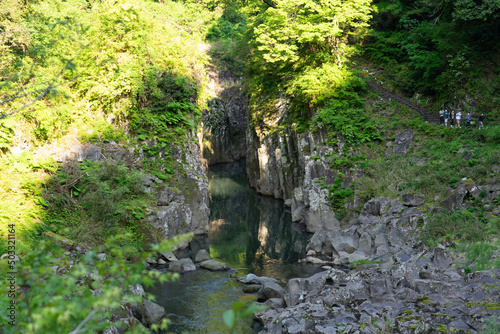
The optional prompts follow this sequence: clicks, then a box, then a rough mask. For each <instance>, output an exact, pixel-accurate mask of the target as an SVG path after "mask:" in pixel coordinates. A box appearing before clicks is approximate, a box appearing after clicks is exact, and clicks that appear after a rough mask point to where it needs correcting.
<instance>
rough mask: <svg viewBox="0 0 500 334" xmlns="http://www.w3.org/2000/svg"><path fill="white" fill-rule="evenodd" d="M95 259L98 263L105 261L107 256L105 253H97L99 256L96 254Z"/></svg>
mask: <svg viewBox="0 0 500 334" xmlns="http://www.w3.org/2000/svg"><path fill="white" fill-rule="evenodd" d="M96 257H97V259H98V260H99V261H106V258H107V255H106V253H99V254H97V256H96Z"/></svg>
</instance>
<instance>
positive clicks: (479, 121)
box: [477, 113, 484, 129]
mask: <svg viewBox="0 0 500 334" xmlns="http://www.w3.org/2000/svg"><path fill="white" fill-rule="evenodd" d="M483 122H484V114H483V113H481V115H479V118H478V119H477V124H478V125H479V128H480V129H482V128H484V125H483Z"/></svg>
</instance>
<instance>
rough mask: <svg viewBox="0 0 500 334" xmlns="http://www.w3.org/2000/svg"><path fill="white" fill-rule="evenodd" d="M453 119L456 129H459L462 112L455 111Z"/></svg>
mask: <svg viewBox="0 0 500 334" xmlns="http://www.w3.org/2000/svg"><path fill="white" fill-rule="evenodd" d="M455 118H456V120H457V128H459V127H460V120H461V119H462V112H461V111H460V110H458V111H457V114H456V115H455Z"/></svg>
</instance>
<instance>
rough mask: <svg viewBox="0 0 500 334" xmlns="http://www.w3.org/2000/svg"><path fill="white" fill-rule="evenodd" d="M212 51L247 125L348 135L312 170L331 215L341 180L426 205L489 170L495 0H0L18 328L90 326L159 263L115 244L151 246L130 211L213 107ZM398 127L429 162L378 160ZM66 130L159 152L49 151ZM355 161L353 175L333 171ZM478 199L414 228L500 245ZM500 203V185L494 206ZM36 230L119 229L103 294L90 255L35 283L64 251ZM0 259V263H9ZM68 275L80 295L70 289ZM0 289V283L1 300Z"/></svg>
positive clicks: (3, 189)
mask: <svg viewBox="0 0 500 334" xmlns="http://www.w3.org/2000/svg"><path fill="white" fill-rule="evenodd" d="M215 62H217V63H218V64H221V65H220V66H224V67H225V68H226V69H228V70H229V71H231V72H232V73H234V74H235V75H237V76H239V77H242V78H243V82H244V86H245V91H246V96H247V98H248V115H247V116H248V121H249V125H250V126H251V127H252V129H256V130H257V131H260V132H263V133H272V132H280V131H294V132H296V133H305V132H307V131H311V132H314V131H324V132H326V133H327V135H328V145H330V146H331V147H333V148H336V149H337V148H338V147H339V146H340V144H341V143H340V142H342V145H343V149H344V151H346V152H349V150H351V151H352V152H354V153H353V154H346V155H343V156H332V158H331V166H332V168H333V169H335V170H338V171H340V172H341V173H339V176H338V179H336V182H334V183H333V184H332V185H325V187H327V188H328V189H329V191H330V200H331V202H332V205H333V206H334V207H335V208H336V210H337V211H338V218H339V220H342V218H343V217H347V216H348V214H349V213H348V212H347V211H348V210H346V206H345V203H346V202H347V201H349V200H351V199H352V198H353V196H354V193H356V194H357V196H358V197H359V198H360V199H361V200H365V201H366V200H368V199H370V198H372V197H374V196H398V195H399V193H400V191H401V189H402V188H404V189H405V191H415V192H416V191H418V192H422V193H424V194H425V195H426V198H428V199H429V200H428V201H429V203H426V205H427V204H429V205H431V204H432V203H431V202H432V199H434V198H436V196H437V197H439V196H442V195H443V194H444V193H445V192H446V189H447V188H448V187H454V186H455V185H456V184H457V183H458V182H460V180H461V179H462V178H471V179H473V180H474V181H475V182H476V183H480V184H486V183H489V184H497V183H500V176H499V175H500V173H499V172H498V162H499V161H500V128H499V127H498V121H499V119H500V108H499V107H500V101H499V96H500V75H499V73H500V1H498V0H479V1H478V0H476V1H473V0H416V1H407V0H387V1H376V0H373V1H370V0H351V1H346V0H262V1H257V0H245V1H238V0H225V1H224V0H222V1H216V0H213V1H212V0H199V1H198V0H186V1H169V0H165V1H152V0H151V1H150V0H95V1H90V0H35V1H27V0H0V173H1V174H2V176H1V177H0V232H1V234H2V238H1V239H0V253H1V254H4V253H8V252H9V251H10V250H11V249H10V248H9V245H10V244H9V243H8V236H9V234H12V233H13V232H12V231H13V230H15V236H16V254H17V255H19V256H21V257H25V258H27V259H29V261H22V264H20V265H19V268H18V270H19V272H21V273H22V275H21V274H20V275H21V276H19V280H20V281H21V280H22V282H18V284H19V285H22V286H26V287H31V289H30V290H26V291H24V290H23V291H22V292H19V300H23V298H26V299H30V301H29V302H26V301H22V302H26V304H25V305H26V306H27V307H21V308H19V310H18V314H17V317H18V325H19V326H21V327H16V329H15V330H14V331H13V333H14V332H16V331H17V332H19V331H20V332H23V333H42V332H44V330H45V329H47V328H57V330H56V329H54V331H52V332H53V333H56V332H59V331H61V332H67V331H68V330H69V329H74V328H76V327H77V326H79V325H81V324H82V323H83V324H85V326H87V328H89V329H90V330H94V331H98V330H102V329H103V328H104V327H105V326H106V324H105V323H102V322H99V321H98V319H97V318H95V319H92V320H86V321H85V322H83V321H84V319H85V317H86V316H87V315H88V314H92V312H99V311H100V310H104V309H106V310H112V309H117V308H118V307H119V305H120V302H123V301H128V300H129V299H130V297H129V296H127V294H126V293H124V292H123V291H120V292H119V291H118V289H117V287H120V286H128V285H130V284H136V283H148V282H151V281H152V280H153V279H158V277H159V276H160V275H159V274H157V273H154V272H153V273H150V274H149V276H146V277H144V275H142V269H143V267H141V266H140V265H137V266H133V267H132V266H126V265H124V264H123V261H121V260H123V259H126V260H128V261H136V262H140V261H139V260H140V259H141V257H142V258H145V257H147V256H149V255H147V254H146V253H144V252H146V251H157V250H158V248H157V247H159V246H155V247H156V248H155V247H153V249H151V246H150V242H151V236H150V235H149V234H148V231H147V229H146V228H144V226H143V224H141V221H142V220H143V219H144V212H145V210H146V208H147V207H148V206H149V205H151V204H152V203H153V202H154V199H153V198H152V196H151V195H150V194H148V193H145V192H144V191H143V189H142V188H141V185H140V183H141V181H140V180H141V174H142V173H150V174H152V175H154V176H155V177H157V178H159V179H161V180H164V181H166V182H173V183H175V178H176V175H179V174H178V173H181V174H182V171H180V172H178V171H179V170H180V169H179V168H180V164H179V162H178V161H177V160H176V159H175V158H174V157H173V154H172V151H171V148H170V145H171V144H172V143H175V144H177V145H180V146H183V145H184V146H185V145H186V143H187V142H189V141H196V140H195V138H196V133H197V131H198V129H199V127H200V125H201V120H202V115H203V113H204V112H206V110H207V109H208V106H207V101H208V93H207V90H208V87H207V85H208V83H207V79H206V72H207V65H209V64H211V63H215ZM370 82H372V83H375V84H376V85H379V86H383V87H384V88H385V89H387V90H389V91H391V92H394V94H397V95H398V96H402V97H404V98H406V99H408V100H411V101H412V102H413V103H415V104H418V105H419V106H421V107H422V108H425V109H426V110H428V112H429V113H434V114H436V115H437V113H438V111H439V110H440V109H443V108H447V109H450V110H457V111H458V110H460V111H462V113H463V114H464V115H465V114H466V113H471V114H472V117H473V119H474V121H476V120H477V117H478V116H479V115H480V114H482V113H483V114H484V115H485V125H486V127H485V128H483V129H477V127H476V126H471V127H465V126H463V127H462V128H450V127H444V126H438V125H435V124H430V123H426V122H425V121H424V119H423V117H422V115H420V114H418V113H416V112H415V111H414V110H411V109H410V108H407V107H405V106H402V105H400V104H398V103H396V102H394V101H385V100H383V99H382V98H381V96H380V94H379V93H377V92H375V91H373V90H371V89H370V88H369V87H370ZM279 106H285V109H286V110H285V112H284V113H281V112H278V109H280V108H279ZM407 128H412V129H413V130H414V131H415V132H416V135H415V137H416V147H418V150H416V149H415V150H414V151H413V152H412V154H414V156H413V157H414V158H419V159H421V158H424V159H427V160H428V161H429V163H428V164H427V165H425V166H420V165H418V164H416V163H413V162H412V161H411V159H409V158H408V157H395V158H392V159H393V160H392V163H391V164H390V166H388V165H387V159H388V158H385V157H384V154H383V153H384V151H385V150H386V147H385V146H384V145H385V142H386V141H387V140H393V139H394V136H395V134H396V133H398V132H400V131H401V130H404V129H407ZM68 138H69V139H68ZM71 138H75V140H77V141H78V142H80V143H82V144H86V143H118V144H119V145H121V147H123V149H124V150H126V151H131V152H135V153H137V152H139V151H141V152H145V154H146V156H149V157H153V156H155V155H158V154H159V152H166V153H164V154H165V155H164V158H163V159H162V160H161V161H160V160H159V159H154V158H146V159H144V161H142V162H141V164H140V165H137V166H136V167H137V168H132V167H131V166H130V165H125V164H123V165H120V164H119V165H114V164H109V163H105V162H104V163H103V162H99V163H97V162H92V161H86V162H83V163H80V164H78V163H71V162H69V163H66V164H61V163H59V162H56V161H55V160H54V159H53V158H52V157H51V155H50V154H45V153H44V152H47V151H50V150H51V149H52V150H55V149H56V148H57V147H61V146H63V147H70V146H71V143H70V142H68V140H70V139H71ZM464 147H467V148H474V155H473V158H472V159H466V160H464V159H463V155H461V153H462V152H460V149H462V148H464ZM165 150H166V151H165ZM51 152H54V151H51ZM459 152H460V153H459ZM162 154H163V153H162ZM494 166H497V167H496V169H494ZM358 170H363V173H362V176H360V177H359V178H358V179H356V180H355V182H354V183H351V184H349V185H348V186H345V184H344V185H343V182H342V181H343V179H344V178H346V177H349V175H351V176H352V175H355V174H356V172H357V171H358ZM356 175H357V174H356ZM395 179H396V180H397V181H398V182H399V183H398V185H397V187H394V186H393V184H394V182H395V181H394V180H395ZM408 179H411V181H409V182H407V180H408ZM405 180H406V181H405ZM483 197H484V196H483ZM480 200H481V198H479V199H476V203H473V205H472V206H471V208H469V209H468V210H461V211H456V212H455V213H453V215H454V216H453V217H452V219H451V218H450V216H443V215H435V216H434V217H433V218H432V219H431V222H432V224H429V226H428V230H426V231H424V233H423V238H424V242H425V243H426V244H428V245H435V244H437V243H438V242H440V241H442V240H443V239H446V240H450V239H453V238H458V239H461V240H465V241H466V244H464V245H462V246H461V247H462V248H461V251H463V252H464V253H465V254H467V255H466V256H467V258H468V259H469V263H470V267H471V268H473V264H474V263H475V262H474V261H476V259H477V258H480V257H481V256H483V255H484V254H483V253H484V252H486V253H487V254H490V255H491V253H492V252H494V251H495V250H499V249H500V244H499V243H498V240H497V238H496V235H497V234H498V232H500V220H499V219H498V217H496V216H495V215H494V214H492V213H491V212H492V210H490V209H485V206H483V204H482V203H481V202H480ZM499 204H500V196H499V197H498V198H496V199H495V201H494V203H493V204H492V205H493V206H498V205H499ZM450 219H451V220H452V221H453V223H450ZM457 222H459V223H457ZM44 232H57V233H59V234H60V235H62V236H64V237H67V238H70V239H72V240H76V241H78V242H83V243H86V244H88V245H89V246H96V245H101V246H102V245H104V244H106V246H105V247H107V248H106V249H112V248H113V245H115V246H118V245H119V247H118V248H119V249H120V250H119V251H117V254H116V256H115V257H113V259H111V260H110V261H109V262H105V263H103V264H102V268H101V269H102V270H103V271H105V272H106V274H107V275H108V276H106V275H105V276H106V277H107V278H109V277H111V276H112V277H114V278H113V279H111V278H109V279H108V280H106V283H103V284H104V285H103V286H102V290H103V291H104V293H102V294H101V295H93V294H92V293H88V292H84V290H83V289H82V288H81V287H82V284H84V283H82V282H84V281H85V280H83V281H82V280H81V277H82V275H83V276H85V275H87V274H88V273H89V270H90V269H89V268H90V266H91V265H92V260H91V259H90V257H89V258H85V259H83V260H82V262H81V263H80V267H79V269H80V272H75V271H72V272H71V273H68V276H64V277H63V276H58V275H51V278H50V280H49V281H48V283H49V284H42V283H41V282H43V281H44V280H46V275H48V274H49V272H51V270H52V269H51V268H50V267H51V266H54V264H55V263H56V262H54V261H55V260H54V259H55V258H56V256H54V257H52V256H48V254H57V255H59V253H58V252H59V251H60V250H58V248H57V247H54V246H53V245H48V244H45V243H44V242H43V239H44V237H43V235H42V233H44ZM109 238H111V239H109ZM106 240H111V241H109V242H106ZM176 242H179V240H177V241H176ZM469 243H470V244H473V245H476V246H474V247H468V246H467V245H468V244H469ZM172 245H173V243H171V242H169V243H168V245H164V246H165V247H166V248H168V249H171V247H172ZM102 247H104V246H102ZM113 249H115V250H116V248H113ZM467 252H468V253H467ZM61 256H63V255H62V253H61ZM483 257H484V256H483ZM481 259H482V258H481ZM476 266H477V267H476V269H477V270H481V269H487V268H491V267H498V266H500V262H498V261H497V263H491V262H488V261H486V260H485V261H483V262H481V263H480V266H478V264H477V263H476ZM2 271H3V272H5V273H7V272H8V271H9V266H8V265H7V264H6V263H2ZM68 277H69V278H68ZM103 277H104V276H103ZM170 278H171V277H166V276H161V277H160V279H162V280H166V279H170ZM88 284H89V285H90V283H88ZM92 284H93V283H92ZM59 287H62V288H61V289H60V291H58V290H59ZM71 291H78V293H80V294H81V295H82V298H81V300H76V299H74V300H71V301H68V300H66V295H67V294H70V293H71ZM56 292H57V293H56ZM53 295H55V296H56V297H50V296H53ZM4 297H5V298H4ZM8 303H9V300H8V299H7V293H3V290H2V296H1V297H0V306H1V308H2V309H6V308H7V307H8ZM28 305H29V307H28ZM92 305H97V306H98V307H97V308H95V309H94V308H93V307H92ZM106 312H108V313H109V311H106ZM94 314H95V313H94ZM23 320H24V322H23ZM6 321H7V320H6V319H5V318H3V317H2V319H1V320H0V323H1V324H2V326H1V327H2V328H8V327H7V325H6ZM0 332H2V331H1V330H0ZM45 332H47V331H45ZM134 332H142V329H141V328H137V329H136V331H134ZM5 333H10V332H9V330H8V329H7V330H6V331H5Z"/></svg>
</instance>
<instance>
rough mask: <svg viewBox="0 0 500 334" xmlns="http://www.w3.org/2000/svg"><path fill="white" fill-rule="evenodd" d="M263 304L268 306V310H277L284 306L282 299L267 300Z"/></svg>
mask: <svg viewBox="0 0 500 334" xmlns="http://www.w3.org/2000/svg"><path fill="white" fill-rule="evenodd" d="M264 304H265V305H267V306H269V307H270V308H273V309H279V308H282V307H283V306H284V305H285V304H284V303H283V299H282V298H269V299H268V300H266V302H265V303H264Z"/></svg>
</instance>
